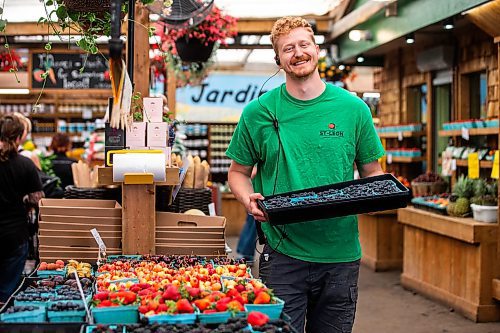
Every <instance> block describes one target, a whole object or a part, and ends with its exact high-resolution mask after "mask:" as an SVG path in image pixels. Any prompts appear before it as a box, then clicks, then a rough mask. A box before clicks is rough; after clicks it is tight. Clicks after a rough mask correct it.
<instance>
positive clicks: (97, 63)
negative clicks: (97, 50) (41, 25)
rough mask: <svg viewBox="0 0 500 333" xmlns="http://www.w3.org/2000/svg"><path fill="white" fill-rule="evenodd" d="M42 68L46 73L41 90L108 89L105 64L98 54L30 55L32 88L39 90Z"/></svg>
mask: <svg viewBox="0 0 500 333" xmlns="http://www.w3.org/2000/svg"><path fill="white" fill-rule="evenodd" d="M82 67H83V71H80V69H81V68H82ZM46 69H48V71H49V74H48V76H47V80H46V82H45V89H61V90H68V89H71V90H74V89H111V80H110V77H109V68H108V62H107V61H106V59H104V57H103V56H102V55H100V54H80V53H48V54H47V53H45V52H39V53H37V52H33V53H32V54H31V80H30V81H31V88H32V89H41V88H42V87H43V81H44V79H43V77H42V75H43V73H44V72H45V70H46Z"/></svg>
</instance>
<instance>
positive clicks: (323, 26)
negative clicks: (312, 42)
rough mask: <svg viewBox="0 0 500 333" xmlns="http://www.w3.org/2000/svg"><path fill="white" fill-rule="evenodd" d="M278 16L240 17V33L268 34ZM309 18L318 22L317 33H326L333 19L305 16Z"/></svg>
mask: <svg viewBox="0 0 500 333" xmlns="http://www.w3.org/2000/svg"><path fill="white" fill-rule="evenodd" d="M278 18H279V17H276V18H265V19H244V18H242V19H238V28H237V30H238V35H268V34H270V33H271V29H272V28H273V24H274V22H276V20H277V19H278ZM304 18H305V19H307V20H314V21H315V22H316V31H317V34H326V33H327V32H328V31H329V22H330V20H331V18H330V17H328V16H326V15H325V16H304Z"/></svg>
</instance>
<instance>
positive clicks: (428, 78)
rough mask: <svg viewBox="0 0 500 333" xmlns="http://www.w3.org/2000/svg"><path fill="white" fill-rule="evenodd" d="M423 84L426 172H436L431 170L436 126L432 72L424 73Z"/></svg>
mask: <svg viewBox="0 0 500 333" xmlns="http://www.w3.org/2000/svg"><path fill="white" fill-rule="evenodd" d="M425 84H426V85H427V129H426V132H427V133H426V135H427V152H426V158H427V172H431V171H434V172H437V170H433V168H434V161H433V158H434V135H433V133H434V128H435V127H436V114H435V112H434V108H433V103H434V96H433V89H432V73H431V72H427V73H426V74H425Z"/></svg>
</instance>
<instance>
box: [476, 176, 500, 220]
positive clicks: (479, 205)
mask: <svg viewBox="0 0 500 333" xmlns="http://www.w3.org/2000/svg"><path fill="white" fill-rule="evenodd" d="M470 202H471V205H470V206H471V208H472V216H473V218H474V220H477V221H481V222H490V223H495V222H496V221H497V219H498V185H497V183H496V182H492V183H487V182H486V181H485V180H484V179H477V180H475V181H474V196H473V197H472V198H471V200H470Z"/></svg>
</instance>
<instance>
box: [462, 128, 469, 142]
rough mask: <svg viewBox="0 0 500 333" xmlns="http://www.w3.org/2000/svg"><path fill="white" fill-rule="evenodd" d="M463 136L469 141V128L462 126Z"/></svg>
mask: <svg viewBox="0 0 500 333" xmlns="http://www.w3.org/2000/svg"><path fill="white" fill-rule="evenodd" d="M462 138H464V139H465V140H467V141H469V129H468V128H465V127H462Z"/></svg>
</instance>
